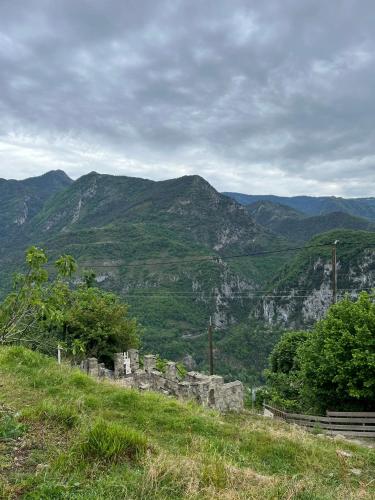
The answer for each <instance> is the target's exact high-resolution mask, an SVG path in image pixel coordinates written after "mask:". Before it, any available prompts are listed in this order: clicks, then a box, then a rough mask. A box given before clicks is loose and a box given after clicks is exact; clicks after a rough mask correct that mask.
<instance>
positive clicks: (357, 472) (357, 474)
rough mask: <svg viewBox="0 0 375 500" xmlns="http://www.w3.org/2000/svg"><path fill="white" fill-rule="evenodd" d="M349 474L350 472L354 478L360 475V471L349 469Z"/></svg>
mask: <svg viewBox="0 0 375 500" xmlns="http://www.w3.org/2000/svg"><path fill="white" fill-rule="evenodd" d="M350 472H351V473H352V474H353V475H354V476H360V475H361V474H362V471H361V469H350Z"/></svg>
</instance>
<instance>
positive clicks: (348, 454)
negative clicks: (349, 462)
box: [336, 450, 353, 458]
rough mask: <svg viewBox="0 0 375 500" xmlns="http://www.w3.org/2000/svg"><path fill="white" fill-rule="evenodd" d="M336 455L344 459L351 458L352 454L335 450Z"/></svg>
mask: <svg viewBox="0 0 375 500" xmlns="http://www.w3.org/2000/svg"><path fill="white" fill-rule="evenodd" d="M336 453H337V455H339V456H340V457H345V458H350V457H352V456H353V453H350V451H344V450H336Z"/></svg>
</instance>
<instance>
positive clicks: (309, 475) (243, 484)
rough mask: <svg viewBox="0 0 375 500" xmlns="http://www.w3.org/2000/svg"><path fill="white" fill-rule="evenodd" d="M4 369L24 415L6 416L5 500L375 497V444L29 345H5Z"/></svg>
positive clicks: (13, 403)
mask: <svg viewBox="0 0 375 500" xmlns="http://www.w3.org/2000/svg"><path fill="white" fill-rule="evenodd" d="M0 374H1V385H0V407H1V411H2V414H3V415H5V413H11V412H19V416H18V417H15V418H14V419H13V420H12V419H11V417H10V420H9V418H8V420H6V419H5V417H4V416H3V417H0V436H2V439H1V438H0V464H1V469H0V497H1V498H4V499H7V498H16V497H17V498H20V497H21V498H26V499H41V498H45V499H50V498H53V499H60V498H61V499H62V498H68V499H70V498H74V499H85V500H88V499H102V498H106V499H117V498H134V499H136V498H139V499H152V498H159V499H164V498H165V499H167V498H173V499H178V498H189V499H193V498H197V499H198V498H199V499H204V498H207V499H212V498H226V499H236V498H246V499H249V498H259V499H267V498H285V499H286V498H288V499H297V498H298V499H315V498H319V499H333V498H347V499H350V498H368V499H370V498H374V495H375V483H374V482H373V481H372V479H373V477H374V475H375V453H374V450H369V449H365V448H361V447H358V446H356V445H354V444H349V443H347V442H338V441H333V440H329V439H327V438H320V437H315V436H312V435H309V434H307V433H305V432H304V431H302V430H300V429H297V428H293V427H289V426H287V425H286V424H282V423H278V422H272V421H269V420H267V419H264V418H260V417H256V416H251V415H250V414H248V413H245V414H243V415H228V416H221V415H218V414H217V413H215V412H212V411H208V410H204V409H202V408H200V407H198V406H196V405H194V404H182V403H179V402H177V401H176V400H173V399H169V398H167V397H165V396H162V395H157V394H151V393H147V394H140V393H137V392H135V391H131V390H125V389H121V388H117V387H114V386H113V385H110V384H109V383H97V382H95V381H94V380H91V379H89V378H88V377H86V376H85V375H83V374H82V373H80V372H78V371H76V370H70V369H67V368H61V367H59V366H58V365H57V364H56V363H55V362H54V360H52V359H50V358H46V357H42V356H40V355H38V354H36V353H33V352H31V351H28V350H26V349H22V348H2V349H1V350H0ZM98 419H104V422H103V420H99V421H98ZM98 422H99V423H98ZM20 424H21V425H22V426H26V429H25V430H23V429H22V428H20V427H19V426H20ZM17 433H18V434H22V433H23V434H22V435H20V437H19V438H18V439H17ZM4 436H5V437H6V436H8V437H10V436H13V440H11V439H8V440H4ZM145 447H146V448H147V450H146V451H145ZM338 450H343V451H346V452H349V454H350V456H348V457H345V456H342V455H340V453H337V451H338ZM352 468H356V469H360V470H361V475H360V476H356V475H354V474H353V473H351V471H350V469H352Z"/></svg>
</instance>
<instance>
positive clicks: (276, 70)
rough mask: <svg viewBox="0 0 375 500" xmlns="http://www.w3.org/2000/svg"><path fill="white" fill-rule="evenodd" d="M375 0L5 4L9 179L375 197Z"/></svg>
mask: <svg viewBox="0 0 375 500" xmlns="http://www.w3.org/2000/svg"><path fill="white" fill-rule="evenodd" d="M374 19H375V2H374V1H373V0H361V1H358V0H329V1H327V0H303V1H301V0H267V1H260V0H253V1H250V0H157V1H156V0H0V177H4V178H17V179H22V178H25V177H30V176H34V175H39V174H41V173H43V172H46V171H48V170H53V169H62V170H64V171H65V172H66V173H67V174H68V175H70V176H71V177H72V178H77V177H79V176H81V175H83V174H85V173H88V172H90V171H92V170H95V171H97V172H100V173H110V174H116V175H129V176H137V177H146V178H150V179H154V180H161V179H167V178H172V177H179V176H181V175H188V174H199V175H201V176H203V177H205V178H206V179H207V180H208V181H209V182H210V183H211V184H213V185H214V186H215V187H216V188H217V189H218V190H220V191H238V192H243V193H249V194H268V193H272V194H279V195H299V194H308V195H336V196H346V197H356V196H373V195H375V190H374V186H375V126H374V125H375V29H374Z"/></svg>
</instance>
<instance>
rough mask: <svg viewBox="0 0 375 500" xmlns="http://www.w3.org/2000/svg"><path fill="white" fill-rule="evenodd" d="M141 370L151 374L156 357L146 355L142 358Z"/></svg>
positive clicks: (154, 366)
mask: <svg viewBox="0 0 375 500" xmlns="http://www.w3.org/2000/svg"><path fill="white" fill-rule="evenodd" d="M143 368H144V370H145V372H152V370H155V368H156V356H155V355H154V354H146V356H145V357H144V358H143Z"/></svg>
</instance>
